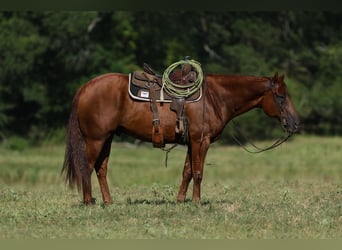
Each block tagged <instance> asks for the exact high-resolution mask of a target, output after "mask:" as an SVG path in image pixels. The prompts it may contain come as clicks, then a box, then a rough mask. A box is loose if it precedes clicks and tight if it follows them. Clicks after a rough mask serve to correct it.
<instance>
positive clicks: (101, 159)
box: [83, 138, 109, 205]
mask: <svg viewBox="0 0 342 250" xmlns="http://www.w3.org/2000/svg"><path fill="white" fill-rule="evenodd" d="M105 144H106V140H105V139H100V140H93V139H89V138H88V139H87V140H86V147H87V159H88V164H89V165H88V173H87V174H83V202H84V204H86V205H89V204H94V203H95V199H94V198H93V197H92V187H91V174H92V172H93V170H94V168H95V169H96V172H97V174H98V178H99V180H100V179H101V180H102V179H103V178H105V175H106V173H107V161H108V157H106V156H105V155H106V154H105V153H106V152H107V150H103V148H105V147H104V145H105ZM108 155H109V153H108ZM106 158H107V160H106ZM102 165H105V167H104V168H103V167H102ZM99 173H100V174H99ZM99 176H100V177H99ZM103 176H104V177H103ZM100 183H102V181H100ZM100 186H101V191H102V189H106V188H107V189H108V186H107V187H106V185H103V184H102V185H101V184H100ZM103 186H104V188H103ZM102 193H103V191H102ZM107 193H108V191H107ZM106 200H108V195H106Z"/></svg>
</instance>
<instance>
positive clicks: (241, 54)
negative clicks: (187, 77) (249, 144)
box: [0, 11, 342, 142]
mask: <svg viewBox="0 0 342 250" xmlns="http://www.w3.org/2000/svg"><path fill="white" fill-rule="evenodd" d="M341 14H342V13H341V12H333V11H315V12H305V11H272V12H245V11H244V12H237V11H234V12H233V11H231V12H210V11H171V12H170V11H168V12H167V11H151V12H149V11H110V12H101V11H44V12H43V11H42V12H38V11H36V12H28V11H27V12H23V11H20V12H0V140H3V139H4V138H8V137H10V136H14V135H15V136H21V137H24V138H28V139H31V140H34V141H39V140H41V139H42V138H44V137H45V136H46V134H47V133H51V131H54V130H58V129H60V128H64V127H65V125H66V123H67V119H68V116H69V112H70V107H71V101H72V98H73V95H74V94H75V92H76V90H77V88H78V87H79V86H81V85H82V84H84V83H85V82H87V81H88V80H89V79H91V78H92V77H95V76H97V75H100V74H103V73H108V72H122V73H129V72H131V71H133V70H137V69H141V68H142V65H143V63H144V62H147V63H149V64H150V65H151V66H152V67H153V68H155V69H156V70H157V71H159V72H163V70H165V69H166V68H167V67H168V66H169V65H170V64H171V63H174V62H176V61H178V60H180V59H183V58H184V57H185V56H190V57H191V58H193V59H195V60H197V61H199V62H200V63H201V65H202V68H203V71H204V73H206V72H210V73H225V74H244V75H265V76H272V75H273V74H274V73H275V71H278V72H279V74H282V73H285V75H286V77H285V82H286V83H287V85H288V88H289V92H290V94H291V96H292V99H293V102H294V104H295V106H296V108H297V110H298V112H299V114H300V117H301V120H302V122H303V124H304V126H303V133H313V134H320V135H341V134H342V126H341V124H342V116H341V110H342V98H341V94H340V93H341V91H342V84H340V83H341V81H342V74H341V72H342V39H341V38H342V15H341ZM237 120H238V121H237V124H238V126H239V130H240V131H241V132H242V133H243V134H245V135H247V136H249V137H250V138H257V139H264V138H270V137H272V136H274V135H275V134H277V133H279V131H278V130H277V129H278V127H279V125H277V124H275V123H274V121H273V120H271V119H268V118H267V117H265V115H263V114H261V113H260V112H259V111H253V112H250V113H248V114H246V115H243V116H242V117H241V118H239V119H237ZM232 131H234V128H233V127H231V126H227V128H226V129H225V132H224V134H223V141H224V142H229V141H230V140H231V139H230V138H229V136H228V134H229V133H231V132H232Z"/></svg>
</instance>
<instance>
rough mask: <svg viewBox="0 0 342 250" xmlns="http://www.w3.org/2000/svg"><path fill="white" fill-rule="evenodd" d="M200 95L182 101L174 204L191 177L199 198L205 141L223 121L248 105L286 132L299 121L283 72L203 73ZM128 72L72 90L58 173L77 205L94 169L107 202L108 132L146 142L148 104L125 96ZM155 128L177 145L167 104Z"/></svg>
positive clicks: (88, 194)
mask: <svg viewBox="0 0 342 250" xmlns="http://www.w3.org/2000/svg"><path fill="white" fill-rule="evenodd" d="M203 81H204V84H203V85H202V86H201V88H202V90H203V95H202V98H201V99H200V100H199V101H198V102H192V103H186V104H185V107H184V113H185V115H186V116H187V118H188V120H189V124H188V126H189V128H188V142H187V143H186V145H187V154H186V158H185V163H184V167H183V172H182V181H181V185H180V188H179V192H178V195H177V201H178V202H184V201H185V200H186V193H187V190H188V187H189V183H190V182H191V180H193V192H192V201H193V202H194V203H198V202H200V199H201V182H202V178H203V167H204V161H205V158H206V154H207V151H208V148H209V146H210V144H211V143H213V142H215V141H216V140H217V139H219V137H220V135H221V133H222V131H223V129H224V127H225V126H226V124H227V123H228V122H229V121H231V120H232V119H233V118H234V117H237V116H239V115H241V114H243V113H245V112H247V111H249V110H251V109H253V108H261V109H262V110H263V111H264V113H266V115H268V116H270V117H273V118H275V119H277V120H279V122H280V124H281V126H282V128H283V130H284V131H286V132H287V133H289V134H293V133H297V132H298V131H299V130H300V119H299V116H298V114H297V111H296V110H295V107H294V105H293V103H292V101H291V98H290V96H289V94H288V91H287V87H286V84H285V82H284V75H282V76H278V73H277V72H276V73H275V74H274V76H273V77H265V76H250V75H246V76H245V75H226V74H209V73H208V74H206V75H205V77H204V80H203ZM128 84H129V75H127V74H122V73H107V74H103V75H100V76H97V77H95V78H93V79H91V80H90V81H89V82H88V83H86V84H84V85H83V86H81V87H80V88H79V89H78V91H77V92H76V94H75V96H74V98H73V101H72V108H71V113H70V117H69V120H68V124H67V134H66V138H67V139H66V150H65V158H64V164H63V167H62V171H61V172H62V174H64V175H65V181H66V183H67V184H68V185H69V186H70V188H73V187H75V186H77V188H78V190H79V192H80V191H81V189H82V191H83V203H84V204H86V205H89V204H94V203H95V199H94V198H93V197H92V187H91V174H92V172H93V171H94V169H95V171H96V175H97V179H98V182H99V186H100V190H101V193H102V199H103V203H104V204H110V203H112V198H111V195H110V192H109V187H108V183H107V179H106V176H107V166H108V160H109V155H110V151H111V143H112V139H113V136H114V135H115V134H119V133H122V132H123V133H127V134H128V135H131V136H133V137H135V138H137V139H140V140H142V141H146V142H151V140H152V119H153V114H152V112H151V110H150V103H149V102H142V101H136V100H133V99H132V98H131V97H130V96H129V94H128ZM158 112H159V118H160V126H161V127H162V130H163V133H164V134H163V136H164V140H165V143H177V141H176V135H175V120H176V114H175V113H174V112H173V111H171V110H170V104H169V103H159V104H158Z"/></svg>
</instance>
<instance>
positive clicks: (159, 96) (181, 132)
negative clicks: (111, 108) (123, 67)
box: [128, 63, 202, 148]
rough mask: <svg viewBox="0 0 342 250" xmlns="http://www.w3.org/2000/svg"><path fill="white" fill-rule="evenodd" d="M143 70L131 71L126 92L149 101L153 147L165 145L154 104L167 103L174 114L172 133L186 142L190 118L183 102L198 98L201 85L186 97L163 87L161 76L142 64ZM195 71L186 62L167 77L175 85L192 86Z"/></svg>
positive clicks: (178, 141)
mask: <svg viewBox="0 0 342 250" xmlns="http://www.w3.org/2000/svg"><path fill="white" fill-rule="evenodd" d="M143 69H144V70H143V71H135V72H133V73H131V74H130V80H129V89H128V91H129V94H130V96H131V97H132V98H133V99H135V100H139V101H149V102H150V107H151V111H152V113H153V121H152V125H153V126H152V143H153V146H154V147H157V148H162V147H164V146H165V142H164V137H163V131H162V128H161V126H160V119H159V114H158V107H157V105H158V104H157V103H160V105H162V103H163V102H169V103H170V109H171V110H172V111H174V112H175V113H176V122H175V123H176V126H175V134H176V139H177V143H180V144H186V143H187V142H188V126H189V120H188V118H187V117H186V115H185V114H184V105H185V103H187V102H196V101H199V100H200V99H201V96H202V88H199V89H198V90H197V91H195V92H194V93H192V94H190V95H189V96H174V95H172V94H169V93H168V92H166V91H165V89H163V79H162V76H161V75H160V74H158V73H157V72H156V71H155V70H153V69H152V68H151V67H150V66H149V65H148V64H146V63H144V67H143ZM197 76H198V72H197V71H196V70H195V69H194V68H193V67H192V65H191V64H189V63H183V64H182V65H181V69H176V70H174V71H172V72H171V73H170V75H169V78H170V80H171V81H172V82H173V83H174V84H175V86H178V85H179V86H182V85H183V86H185V85H186V86H191V85H192V84H193V83H194V82H195V80H196V79H197Z"/></svg>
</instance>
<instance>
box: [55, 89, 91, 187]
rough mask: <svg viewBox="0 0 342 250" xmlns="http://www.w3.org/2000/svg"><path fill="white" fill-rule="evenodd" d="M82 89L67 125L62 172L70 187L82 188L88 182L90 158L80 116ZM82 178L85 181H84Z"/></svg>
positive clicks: (75, 98) (73, 103)
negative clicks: (79, 105) (78, 111)
mask: <svg viewBox="0 0 342 250" xmlns="http://www.w3.org/2000/svg"><path fill="white" fill-rule="evenodd" d="M79 95H80V91H78V92H77V93H76V95H75V97H74V99H73V102H72V110H71V114H70V117H69V122H68V125H67V134H66V149H65V156H64V163H63V167H62V171H61V172H62V174H63V173H65V182H66V183H67V184H69V187H70V188H74V187H75V185H76V186H77V189H78V190H80V189H81V187H82V184H83V185H87V184H89V183H87V182H88V178H87V177H88V176H85V175H89V171H88V160H87V157H86V144H85V140H84V138H83V136H82V133H81V130H80V126H79V122H78V117H77V104H78V100H79ZM82 180H83V181H85V182H83V183H82Z"/></svg>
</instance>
